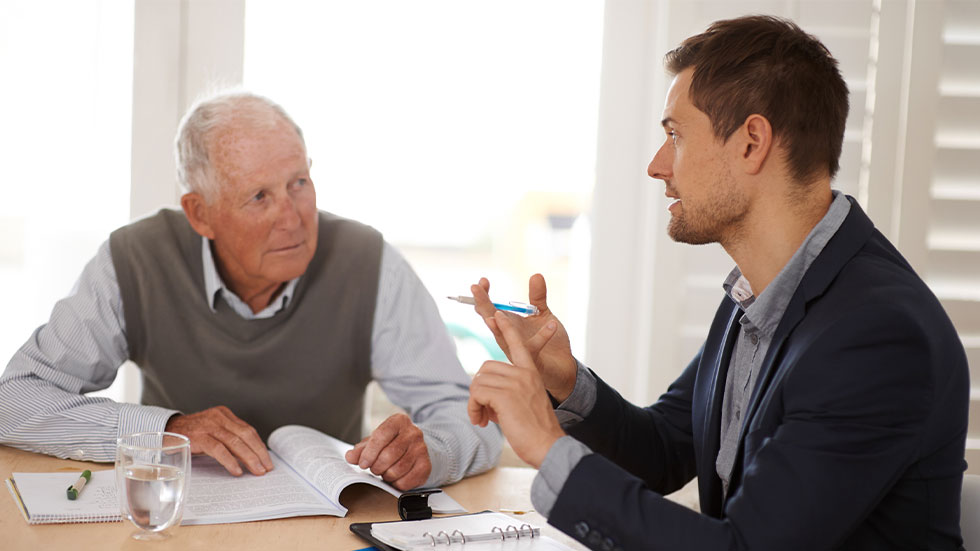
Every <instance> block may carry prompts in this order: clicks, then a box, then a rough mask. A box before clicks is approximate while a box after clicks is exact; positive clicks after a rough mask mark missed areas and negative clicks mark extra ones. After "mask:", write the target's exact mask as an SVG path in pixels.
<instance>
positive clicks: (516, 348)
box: [494, 312, 534, 367]
mask: <svg viewBox="0 0 980 551" xmlns="http://www.w3.org/2000/svg"><path fill="white" fill-rule="evenodd" d="M494 320H495V321H496V322H497V327H498V328H500V332H501V333H503V335H504V341H506V342H507V348H509V349H510V359H511V361H513V362H514V364H515V365H520V366H523V367H534V360H533V359H531V354H530V352H528V351H527V348H525V347H524V343H523V342H521V334H520V333H518V331H517V328H516V327H514V324H513V323H511V321H510V320H509V319H507V316H505V315H504V313H503V312H498V313H497V314H496V315H495V316H494Z"/></svg>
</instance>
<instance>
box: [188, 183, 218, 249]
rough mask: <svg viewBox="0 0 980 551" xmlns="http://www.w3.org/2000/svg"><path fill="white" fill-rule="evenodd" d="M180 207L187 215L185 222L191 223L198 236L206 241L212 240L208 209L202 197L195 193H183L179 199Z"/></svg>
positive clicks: (212, 232) (212, 234)
mask: <svg viewBox="0 0 980 551" xmlns="http://www.w3.org/2000/svg"><path fill="white" fill-rule="evenodd" d="M180 206H181V207H182V208H183V209H184V214H185V215H187V221H188V222H190V223H191V227H192V228H194V231H196V232H197V233H198V234H200V235H201V236H202V237H207V238H208V239H214V230H213V229H212V227H211V217H210V214H211V212H210V209H209V208H208V205H207V203H206V202H205V201H204V197H202V196H201V194H200V193H197V192H196V191H192V192H190V193H185V194H184V195H182V196H181V197H180Z"/></svg>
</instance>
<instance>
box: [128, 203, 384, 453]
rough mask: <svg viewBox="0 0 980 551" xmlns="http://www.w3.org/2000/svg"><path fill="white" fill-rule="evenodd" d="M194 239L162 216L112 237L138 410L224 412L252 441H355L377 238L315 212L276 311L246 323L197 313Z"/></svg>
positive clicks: (178, 218) (366, 367)
mask: <svg viewBox="0 0 980 551" xmlns="http://www.w3.org/2000/svg"><path fill="white" fill-rule="evenodd" d="M201 244H202V239H201V236H200V235H198V234H197V233H196V232H194V230H193V229H192V228H191V226H190V224H189V223H188V222H187V219H186V218H185V216H184V214H183V213H182V212H180V211H175V210H167V209H165V210H161V211H160V212H159V213H157V214H156V215H153V216H151V217H148V218H145V219H143V220H140V221H137V222H135V223H133V224H130V225H128V226H125V227H123V228H120V229H118V230H116V231H115V232H113V233H112V235H111V236H110V238H109V246H110V250H111V253H112V263H113V266H114V267H115V270H116V277H117V278H118V280H119V288H120V290H121V292H122V300H123V312H124V315H125V318H126V342H127V344H128V346H129V358H130V359H131V360H132V361H133V362H135V363H136V364H137V365H138V366H139V367H140V370H141V372H142V376H143V396H142V400H141V401H142V403H144V404H148V405H155V406H162V407H166V408H171V409H176V410H179V411H181V412H183V413H194V412H197V411H201V410H204V409H207V408H209V407H213V406H218V405H225V406H228V407H229V408H230V409H231V411H232V412H234V413H235V415H237V416H239V417H240V418H242V419H243V420H244V421H245V422H247V423H249V424H250V425H252V426H253V427H255V429H256V430H257V431H258V432H259V434H260V435H261V436H262V438H263V439H265V438H267V437H268V436H269V433H270V432H272V431H273V430H275V429H276V428H278V427H280V426H282V425H287V424H294V423H295V424H301V425H307V426H310V427H313V428H316V429H318V430H321V431H323V432H325V433H327V434H331V435H333V436H336V437H337V438H340V439H342V440H345V441H347V442H357V441H358V440H359V439H360V438H361V420H362V416H363V403H364V388H365V386H366V385H367V383H368V382H369V381H370V380H371V336H372V329H373V323H374V308H375V302H376V300H377V291H378V275H379V269H380V264H381V248H382V239H381V234H379V233H378V232H377V231H375V230H374V229H372V228H369V227H367V226H364V225H362V224H359V223H357V222H354V221H351V220H346V219H343V218H340V217H337V216H334V215H332V214H328V213H325V212H322V211H321V212H320V220H319V237H318V242H317V250H316V253H315V255H314V256H313V260H312V261H311V262H310V265H309V267H308V268H307V270H306V273H304V274H303V275H302V276H301V277H300V280H299V283H298V284H297V286H296V289H295V293H294V294H293V297H292V298H291V299H290V301H289V303H288V304H287V306H286V308H284V309H283V310H282V311H280V312H279V313H278V314H276V315H275V316H273V317H271V318H268V319H259V320H245V319H243V318H241V317H240V316H239V315H238V314H236V313H235V312H234V311H233V310H232V309H231V308H230V307H229V306H228V305H227V304H226V303H225V302H224V300H222V299H219V300H218V301H217V305H216V311H214V312H212V311H211V309H210V308H209V307H208V304H209V301H210V300H211V298H210V297H206V296H205V291H204V269H203V266H202V260H201Z"/></svg>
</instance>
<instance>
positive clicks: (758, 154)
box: [735, 114, 773, 174]
mask: <svg viewBox="0 0 980 551" xmlns="http://www.w3.org/2000/svg"><path fill="white" fill-rule="evenodd" d="M735 132H736V134H738V138H739V139H740V141H741V143H740V144H739V154H740V156H741V161H742V165H743V167H744V170H745V172H746V173H748V174H758V173H759V172H760V171H762V167H763V165H764V164H765V161H766V159H767V158H768V157H769V154H770V152H771V151H772V144H773V136H772V125H771V124H769V119H767V118H765V117H763V116H762V115H758V114H754V115H749V116H748V118H746V119H745V123H743V124H742V126H741V127H739V129H738V130H736V131H735Z"/></svg>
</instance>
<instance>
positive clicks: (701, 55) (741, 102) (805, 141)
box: [664, 16, 848, 182]
mask: <svg viewBox="0 0 980 551" xmlns="http://www.w3.org/2000/svg"><path fill="white" fill-rule="evenodd" d="M664 64H665V65H666V67H667V70H668V71H670V72H671V73H672V74H677V73H680V72H681V71H684V70H685V69H687V68H689V67H693V68H694V74H693V75H692V79H691V88H690V98H691V102H692V103H694V105H695V106H696V107H697V108H698V109H700V110H701V111H703V112H704V113H706V114H707V115H708V118H709V119H710V120H711V125H712V128H713V130H714V133H715V135H716V136H718V137H719V138H721V139H724V140H727V139H728V137H729V136H731V135H732V133H733V132H735V130H736V129H738V127H740V126H741V125H742V123H744V122H745V119H746V118H747V117H748V116H749V115H752V114H759V115H762V116H764V117H765V118H766V119H768V120H769V124H771V125H772V129H773V134H774V135H775V138H776V139H777V140H779V141H781V142H782V144H783V145H784V147H785V148H786V150H787V155H786V161H787V163H788V165H789V167H790V169H791V170H792V173H793V176H794V177H795V178H796V179H797V180H798V181H800V182H809V181H811V180H813V179H814V178H815V177H819V176H823V175H828V176H830V177H831V178H833V176H834V175H835V174H836V173H837V169H838V168H839V167H840V163H839V158H840V153H841V145H842V143H843V141H844V124H845V121H846V120H847V110H848V97H847V85H846V84H845V83H844V79H843V77H841V74H840V71H839V70H838V68H837V60H836V59H834V58H833V56H831V55H830V52H829V51H828V50H827V48H826V47H825V46H824V45H823V44H822V43H821V42H820V41H819V40H817V39H816V38H815V37H813V36H812V35H809V34H807V33H805V32H803V30H802V29H800V28H799V27H798V26H796V25H795V24H794V23H792V22H790V21H786V20H783V19H779V18H776V17H768V16H750V17H741V18H738V19H728V20H724V21H717V22H715V23H713V24H712V25H711V26H710V27H708V30H706V31H705V32H703V33H701V34H699V35H695V36H692V37H690V38H688V39H687V40H685V41H684V42H683V43H682V44H681V45H680V46H678V47H677V48H675V49H674V50H672V51H670V52H668V53H667V55H666V57H665V60H664Z"/></svg>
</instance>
